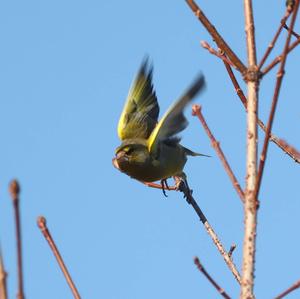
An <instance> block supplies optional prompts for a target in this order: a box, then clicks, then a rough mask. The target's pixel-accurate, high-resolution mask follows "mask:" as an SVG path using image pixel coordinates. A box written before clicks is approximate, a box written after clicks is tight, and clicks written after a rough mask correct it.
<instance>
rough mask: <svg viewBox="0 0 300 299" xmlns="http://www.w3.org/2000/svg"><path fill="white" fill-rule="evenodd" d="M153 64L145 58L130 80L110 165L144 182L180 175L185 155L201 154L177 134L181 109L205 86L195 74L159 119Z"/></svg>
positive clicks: (180, 128)
mask: <svg viewBox="0 0 300 299" xmlns="http://www.w3.org/2000/svg"><path fill="white" fill-rule="evenodd" d="M152 73H153V67H152V65H149V63H148V59H145V60H144V61H143V63H142V65H141V67H140V69H139V71H138V73H137V76H136V78H135V80H134V81H133V83H132V86H131V89H130V91H129V94H128V97H127V100H126V102H125V105H124V108H123V111H122V114H121V116H120V120H119V124H118V135H119V138H120V139H121V141H122V143H121V145H120V146H119V147H118V148H117V149H116V151H115V158H114V159H113V165H114V166H115V167H116V168H117V169H119V170H120V171H121V172H124V173H126V174H127V175H129V176H130V177H132V178H134V179H137V180H139V181H141V182H144V183H149V182H155V181H161V185H162V188H163V189H164V184H165V185H166V186H167V187H168V185H167V183H166V180H167V179H168V178H170V177H179V178H182V179H183V180H184V181H186V180H185V174H184V173H183V168H184V165H185V163H186V161H187V156H200V155H201V154H198V153H195V152H193V151H191V150H189V149H187V148H186V147H184V146H182V145H181V144H180V143H179V142H180V138H179V137H178V136H176V135H177V134H178V133H179V132H181V131H183V130H184V129H185V128H186V127H187V125H188V121H187V119H186V118H185V116H184V115H183V110H184V108H185V107H186V106H187V104H189V103H190V102H191V101H192V100H193V98H194V97H195V96H196V95H197V94H199V92H201V91H202V90H203V89H204V87H205V80H204V76H203V75H202V74H200V75H198V76H197V78H196V79H195V81H194V82H193V83H192V84H191V86H190V87H189V88H188V89H187V90H186V92H185V93H184V94H183V95H182V96H181V97H180V98H179V99H178V100H177V101H175V102H174V104H173V105H171V106H170V108H169V109H168V110H167V112H166V113H165V114H164V116H163V117H162V119H161V120H160V121H159V122H158V114H159V105H158V102H157V98H156V94H155V90H154V88H153V84H152Z"/></svg>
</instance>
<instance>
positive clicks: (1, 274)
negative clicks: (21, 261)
mask: <svg viewBox="0 0 300 299" xmlns="http://www.w3.org/2000/svg"><path fill="white" fill-rule="evenodd" d="M6 277H7V273H6V271H5V268H4V262H3V256H2V251H1V248H0V299H7V284H6Z"/></svg>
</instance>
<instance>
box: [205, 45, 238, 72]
mask: <svg viewBox="0 0 300 299" xmlns="http://www.w3.org/2000/svg"><path fill="white" fill-rule="evenodd" d="M200 44H201V46H202V47H203V48H204V49H206V50H207V51H208V52H209V53H210V54H213V55H215V56H217V57H219V58H221V59H222V60H223V61H224V62H226V63H227V64H229V65H230V66H232V67H234V68H236V66H235V65H234V64H233V63H232V62H231V61H230V60H229V59H228V58H227V56H226V55H224V52H222V51H216V50H215V49H213V48H212V47H211V46H210V45H209V43H208V42H206V41H201V42H200Z"/></svg>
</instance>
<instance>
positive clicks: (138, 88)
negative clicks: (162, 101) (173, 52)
mask: <svg viewBox="0 0 300 299" xmlns="http://www.w3.org/2000/svg"><path fill="white" fill-rule="evenodd" d="M152 72H153V67H152V66H149V64H148V59H147V58H146V59H145V60H144V61H143V63H142V65H141V67H140V70H139V72H138V74H137V76H136V78H135V80H134V81H133V83H132V86H131V89H130V91H129V94H128V96H127V100H126V102H125V105H124V108H123V111H122V114H121V116H120V120H119V124H118V135H119V138H120V139H121V140H124V139H131V138H142V139H147V138H148V137H149V136H150V134H151V132H152V131H153V129H154V127H155V126H156V123H157V118H158V114H159V106H158V102H157V98H156V95H155V91H154V89H153V84H152Z"/></svg>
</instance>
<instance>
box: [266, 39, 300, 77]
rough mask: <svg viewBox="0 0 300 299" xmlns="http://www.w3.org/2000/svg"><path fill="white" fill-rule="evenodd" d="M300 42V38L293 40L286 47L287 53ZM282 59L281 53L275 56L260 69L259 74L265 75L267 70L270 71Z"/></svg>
mask: <svg viewBox="0 0 300 299" xmlns="http://www.w3.org/2000/svg"><path fill="white" fill-rule="evenodd" d="M299 44H300V38H298V39H297V40H296V41H294V42H293V43H292V44H291V45H290V46H289V48H288V53H290V52H291V51H292V50H294V49H295V48H296V47H297V46H298V45H299ZM282 59H283V53H282V54H281V55H279V56H277V57H276V58H275V59H274V60H273V61H272V62H271V63H270V64H269V65H268V66H267V67H265V68H264V70H262V71H261V75H262V76H265V75H266V74H267V73H268V72H270V71H271V70H272V69H273V68H274V67H275V66H276V65H277V64H278V63H279V62H281V61H282Z"/></svg>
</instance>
